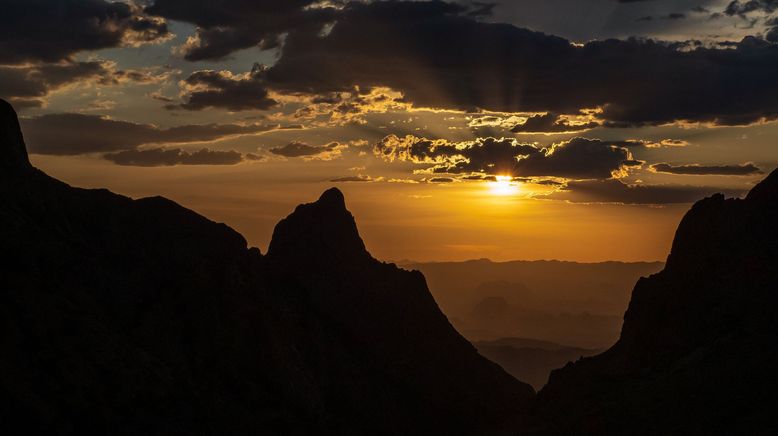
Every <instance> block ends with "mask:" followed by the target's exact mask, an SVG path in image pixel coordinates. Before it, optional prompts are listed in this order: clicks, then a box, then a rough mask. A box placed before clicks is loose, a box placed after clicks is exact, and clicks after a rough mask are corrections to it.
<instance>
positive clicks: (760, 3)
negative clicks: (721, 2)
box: [724, 0, 778, 16]
mask: <svg viewBox="0 0 778 436" xmlns="http://www.w3.org/2000/svg"><path fill="white" fill-rule="evenodd" d="M776 9H778V0H746V1H739V0H733V1H732V2H730V3H729V4H728V5H727V7H726V8H725V9H724V13H725V14H726V15H729V16H732V15H741V16H744V15H747V14H750V13H751V12H756V11H763V12H767V13H772V12H775V10H776Z"/></svg>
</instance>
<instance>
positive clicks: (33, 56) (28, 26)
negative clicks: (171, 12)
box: [0, 0, 171, 64]
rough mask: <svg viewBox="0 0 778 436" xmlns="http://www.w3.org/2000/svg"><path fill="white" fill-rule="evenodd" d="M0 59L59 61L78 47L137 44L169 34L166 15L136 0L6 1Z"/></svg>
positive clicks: (12, 61)
mask: <svg viewBox="0 0 778 436" xmlns="http://www.w3.org/2000/svg"><path fill="white" fill-rule="evenodd" d="M2 9H3V11H2V14H0V63H2V64H19V63H25V62H48V63H54V62H60V61H64V60H70V59H71V57H72V56H73V55H74V54H75V53H78V52H80V51H85V50H97V49H104V48H112V47H120V46H135V45H141V44H145V43H152V42H157V41H160V40H165V39H167V38H169V37H170V36H171V35H170V32H169V30H168V28H167V24H166V22H165V20H163V19H161V18H159V17H152V16H149V15H146V14H144V13H143V12H142V11H141V9H140V8H139V7H138V6H136V5H135V4H134V3H133V2H110V1H105V0H56V1H51V0H5V1H3V3H2Z"/></svg>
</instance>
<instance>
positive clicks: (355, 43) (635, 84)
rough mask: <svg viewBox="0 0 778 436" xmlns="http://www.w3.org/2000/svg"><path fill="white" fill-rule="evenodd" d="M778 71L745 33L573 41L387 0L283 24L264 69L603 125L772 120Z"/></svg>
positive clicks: (292, 87) (775, 58)
mask: <svg viewBox="0 0 778 436" xmlns="http://www.w3.org/2000/svg"><path fill="white" fill-rule="evenodd" d="M441 38H445V41H444V40H442V39H441ZM390 60H391V61H390ZM776 75H778V46H776V45H773V44H771V43H770V42H769V41H766V40H764V39H758V38H754V37H750V38H746V39H744V40H743V41H741V42H738V43H732V44H727V45H723V46H719V45H704V44H702V43H699V42H694V41H691V42H688V43H663V42H657V41H652V40H642V39H628V40H604V41H592V42H588V43H586V44H583V45H575V44H572V43H570V41H567V40H565V39H563V38H558V37H554V36H549V35H545V34H543V33H539V32H533V31H529V30H526V29H520V28H517V27H514V26H512V25H507V24H496V23H487V22H480V21H476V20H474V19H472V18H471V17H469V16H468V15H467V14H466V13H465V12H464V10H463V9H462V8H461V7H460V6H457V5H454V4H449V3H443V2H395V1H388V2H376V3H369V4H362V3H350V4H348V5H347V6H346V7H345V8H344V9H343V10H341V11H339V14H338V19H337V22H336V24H335V25H334V27H332V28H331V29H330V31H329V32H328V33H326V34H324V35H323V34H322V33H321V32H320V31H318V30H315V31H314V29H310V30H306V29H297V30H295V31H292V32H290V33H289V34H288V36H287V38H286V41H285V44H284V47H283V50H282V51H281V57H280V58H279V60H278V62H277V63H276V64H275V65H273V66H272V67H270V68H269V69H268V70H267V71H266V72H265V74H264V76H265V79H266V81H267V83H268V86H270V87H272V88H274V89H276V90H279V92H282V91H285V92H312V93H330V92H338V91H345V90H350V89H353V88H354V86H359V87H360V89H362V88H368V89H369V88H371V87H375V86H386V87H389V88H392V89H394V90H397V91H400V92H402V93H403V94H404V95H405V98H406V100H407V101H409V102H413V103H414V104H415V105H416V106H426V107H436V108H450V109H473V108H482V109H488V110H493V111H500V112H522V111H523V112H553V113H558V114H577V113H578V112H579V110H581V109H583V108H602V110H603V112H602V114H601V115H600V116H601V118H602V119H603V120H605V121H607V122H608V123H607V125H609V126H635V125H646V124H650V125H653V124H664V123H671V122H676V121H687V122H706V123H715V124H720V125H741V124H748V123H753V122H757V121H760V120H763V119H775V118H776V116H778V98H776V96H777V95H778V83H777V82H776V81H775V80H773V77H776Z"/></svg>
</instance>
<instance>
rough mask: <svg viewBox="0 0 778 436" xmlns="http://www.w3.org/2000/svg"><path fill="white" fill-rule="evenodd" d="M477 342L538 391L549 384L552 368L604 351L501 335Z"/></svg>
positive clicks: (486, 351) (491, 357)
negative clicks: (491, 339)
mask: <svg viewBox="0 0 778 436" xmlns="http://www.w3.org/2000/svg"><path fill="white" fill-rule="evenodd" d="M473 345H475V347H476V348H477V349H478V352H479V353H481V354H482V355H483V356H484V357H486V358H488V359H489V360H491V361H493V362H495V363H498V364H499V365H500V366H502V367H503V368H505V370H506V371H508V373H509V374H511V375H512V376H514V377H516V378H517V379H519V380H524V381H526V382H527V383H529V384H531V385H532V387H533V388H535V389H537V390H540V389H541V388H542V387H543V385H545V384H546V382H547V381H548V375H549V373H551V371H552V370H554V369H557V368H560V367H562V366H564V365H565V364H566V363H567V362H571V361H575V360H578V359H580V358H581V357H585V356H591V355H594V354H597V353H599V352H600V351H601V350H590V349H586V348H577V347H569V346H566V345H560V344H556V343H553V342H548V341H540V340H537V339H526V338H500V339H496V340H494V341H478V342H473Z"/></svg>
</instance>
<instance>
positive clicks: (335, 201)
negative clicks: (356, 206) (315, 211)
mask: <svg viewBox="0 0 778 436" xmlns="http://www.w3.org/2000/svg"><path fill="white" fill-rule="evenodd" d="M317 203H319V204H331V205H332V206H334V207H340V208H341V209H346V198H345V197H344V196H343V193H342V192H340V189H338V188H330V189H328V190H326V191H324V192H323V193H322V194H321V196H320V197H319V200H318V201H317Z"/></svg>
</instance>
